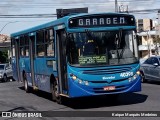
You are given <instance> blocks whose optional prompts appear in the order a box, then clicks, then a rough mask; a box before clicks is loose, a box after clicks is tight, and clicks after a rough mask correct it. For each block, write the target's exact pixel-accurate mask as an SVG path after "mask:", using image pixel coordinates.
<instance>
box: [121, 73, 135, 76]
mask: <svg viewBox="0 0 160 120" xmlns="http://www.w3.org/2000/svg"><path fill="white" fill-rule="evenodd" d="M130 76H133V72H124V73H121V74H120V77H130Z"/></svg>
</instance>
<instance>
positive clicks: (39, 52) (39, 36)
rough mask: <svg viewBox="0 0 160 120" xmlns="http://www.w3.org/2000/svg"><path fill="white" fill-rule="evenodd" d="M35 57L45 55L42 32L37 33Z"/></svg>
mask: <svg viewBox="0 0 160 120" xmlns="http://www.w3.org/2000/svg"><path fill="white" fill-rule="evenodd" d="M36 40H37V42H36V43H37V45H36V47H37V48H36V50H37V56H44V55H45V49H44V30H41V31H38V32H37V39H36Z"/></svg>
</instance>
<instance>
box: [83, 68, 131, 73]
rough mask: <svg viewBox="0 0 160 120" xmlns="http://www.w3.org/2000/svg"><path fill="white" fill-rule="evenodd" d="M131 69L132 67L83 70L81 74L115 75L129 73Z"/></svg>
mask: <svg viewBox="0 0 160 120" xmlns="http://www.w3.org/2000/svg"><path fill="white" fill-rule="evenodd" d="M131 69H132V67H121V68H107V69H106V68H105V69H94V70H84V71H83V74H90V75H104V74H116V73H122V72H127V71H130V70H131Z"/></svg>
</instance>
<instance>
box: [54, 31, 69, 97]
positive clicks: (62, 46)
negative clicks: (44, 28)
mask: <svg viewBox="0 0 160 120" xmlns="http://www.w3.org/2000/svg"><path fill="white" fill-rule="evenodd" d="M56 39H57V45H56V46H57V63H58V70H57V71H58V80H59V81H58V82H59V91H60V93H61V94H66V95H67V94H68V82H67V63H66V32H65V29H60V30H57V31H56Z"/></svg>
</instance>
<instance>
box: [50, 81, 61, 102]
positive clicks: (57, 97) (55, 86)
mask: <svg viewBox="0 0 160 120" xmlns="http://www.w3.org/2000/svg"><path fill="white" fill-rule="evenodd" d="M51 94H52V100H53V101H55V102H57V103H58V104H62V96H60V95H59V93H58V84H57V82H56V81H54V82H53V83H51Z"/></svg>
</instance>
